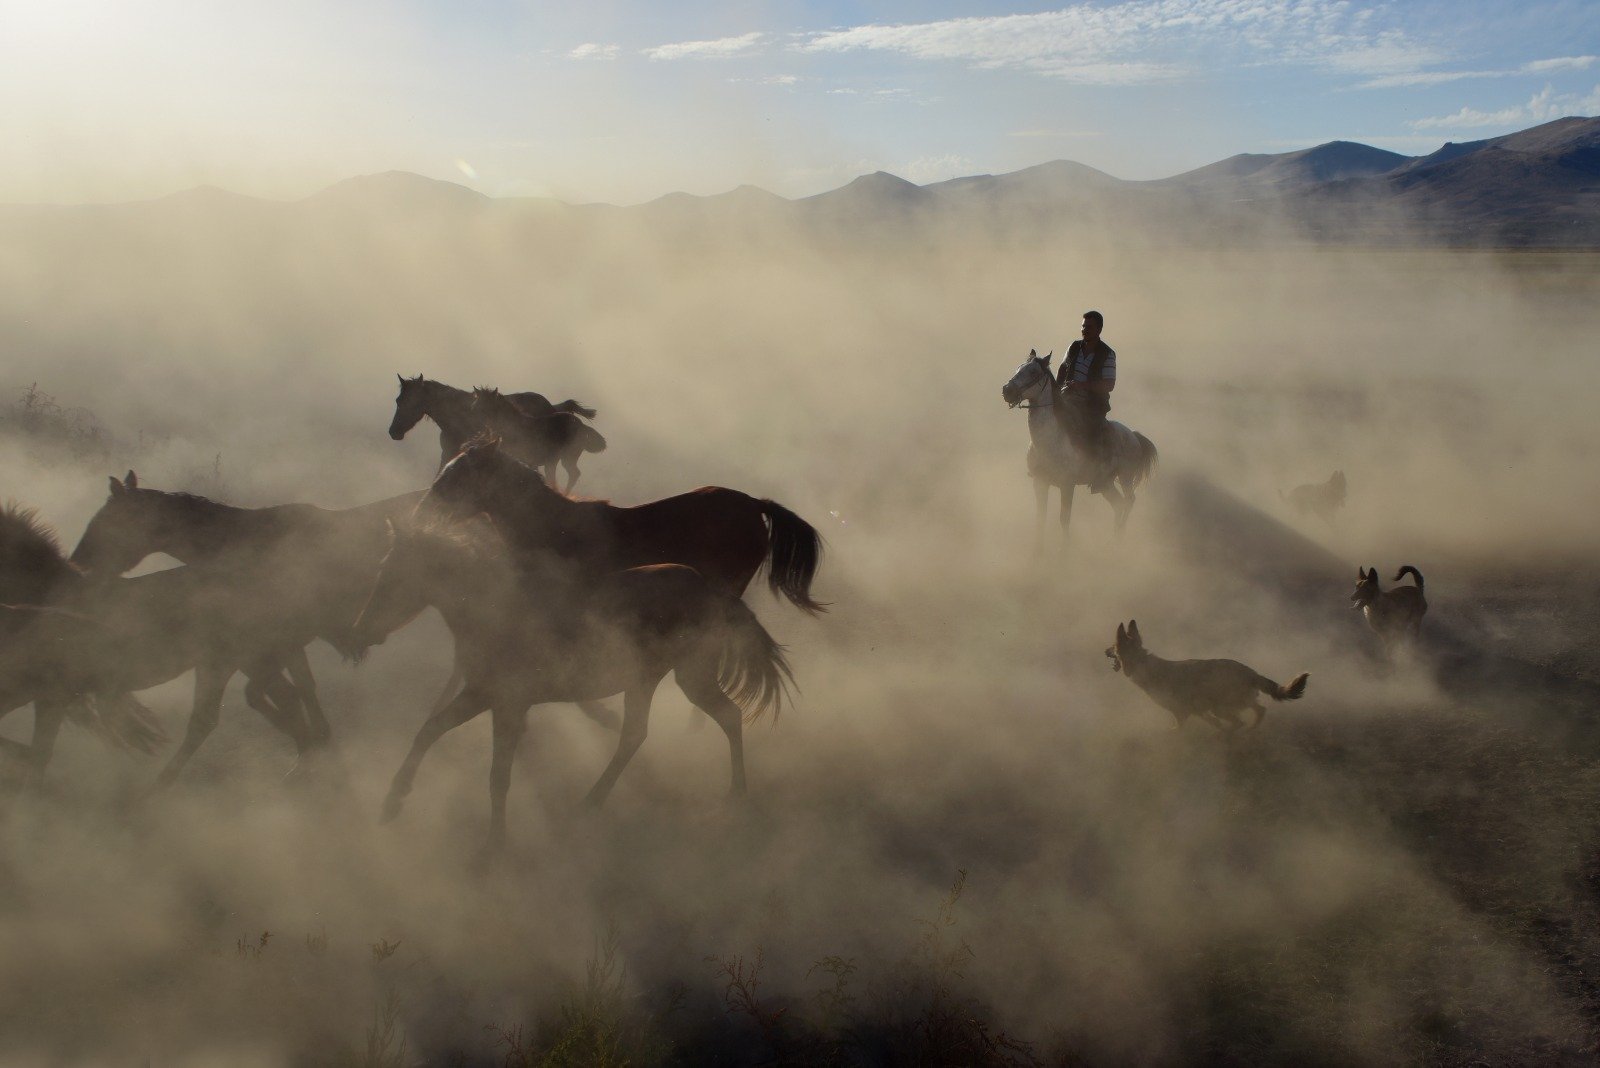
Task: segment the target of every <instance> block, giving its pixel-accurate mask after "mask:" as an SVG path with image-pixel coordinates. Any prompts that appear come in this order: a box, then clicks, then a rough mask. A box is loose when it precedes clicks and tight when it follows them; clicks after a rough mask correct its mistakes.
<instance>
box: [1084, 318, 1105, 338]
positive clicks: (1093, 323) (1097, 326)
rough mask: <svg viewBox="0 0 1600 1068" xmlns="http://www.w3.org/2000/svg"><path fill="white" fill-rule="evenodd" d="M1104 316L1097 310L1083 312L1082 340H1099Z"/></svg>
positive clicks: (1103, 325)
mask: <svg viewBox="0 0 1600 1068" xmlns="http://www.w3.org/2000/svg"><path fill="white" fill-rule="evenodd" d="M1105 325H1106V317H1105V316H1104V315H1101V314H1100V313H1099V312H1097V311H1086V312H1084V313H1083V340H1085V341H1099V340H1100V331H1101V330H1103V329H1104V328H1105Z"/></svg>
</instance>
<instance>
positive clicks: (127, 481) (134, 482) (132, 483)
mask: <svg viewBox="0 0 1600 1068" xmlns="http://www.w3.org/2000/svg"><path fill="white" fill-rule="evenodd" d="M122 484H123V485H124V486H126V487H128V488H129V489H138V488H139V476H138V475H136V474H134V473H133V468H131V467H130V468H129V469H128V476H127V477H126V478H124V479H123V480H122Z"/></svg>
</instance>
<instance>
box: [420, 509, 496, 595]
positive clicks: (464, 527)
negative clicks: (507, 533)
mask: <svg viewBox="0 0 1600 1068" xmlns="http://www.w3.org/2000/svg"><path fill="white" fill-rule="evenodd" d="M397 534H398V536H399V537H402V538H406V539H409V540H412V541H417V542H421V543H422V546H423V551H424V552H427V553H430V554H438V555H441V556H444V557H445V558H446V559H447V560H448V561H449V564H450V565H451V566H452V567H454V566H457V565H459V566H462V567H464V568H467V569H470V570H471V571H473V572H475V573H483V574H486V575H487V574H488V573H489V572H490V571H491V570H493V571H495V572H496V575H495V579H496V583H497V584H500V585H506V584H509V583H512V582H515V580H516V574H517V569H516V565H515V563H514V562H513V561H512V559H511V550H510V548H509V547H508V546H507V545H506V543H505V540H504V539H503V538H501V537H500V534H499V532H498V531H497V530H496V529H495V528H494V525H493V524H492V523H489V522H487V521H483V520H467V521H465V522H452V521H450V520H448V519H445V518H443V517H432V518H427V519H422V520H418V521H416V522H414V523H412V524H410V525H408V526H406V527H405V529H404V530H403V531H399V532H397Z"/></svg>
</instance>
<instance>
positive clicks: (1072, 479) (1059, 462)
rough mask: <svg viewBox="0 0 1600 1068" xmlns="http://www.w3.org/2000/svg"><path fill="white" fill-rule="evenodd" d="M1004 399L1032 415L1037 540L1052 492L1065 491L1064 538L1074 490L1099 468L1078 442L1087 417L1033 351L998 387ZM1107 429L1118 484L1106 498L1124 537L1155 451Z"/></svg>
mask: <svg viewBox="0 0 1600 1068" xmlns="http://www.w3.org/2000/svg"><path fill="white" fill-rule="evenodd" d="M1000 396H1001V398H1002V399H1004V400H1005V402H1006V403H1007V404H1009V405H1010V406H1011V407H1013V408H1015V407H1017V406H1018V405H1026V406H1027V409H1028V435H1029V437H1030V438H1031V440H1032V446H1031V447H1030V448H1029V449H1028V476H1029V477H1030V478H1032V479H1033V494H1034V500H1035V501H1036V502H1037V503H1038V514H1037V517H1036V520H1035V525H1034V530H1035V538H1036V540H1042V538H1043V536H1044V513H1045V506H1046V504H1047V503H1048V500H1049V496H1050V487H1051V486H1055V487H1057V488H1058V489H1060V491H1061V532H1062V533H1063V534H1065V533H1066V530H1067V524H1068V522H1070V521H1071V519H1072V490H1073V487H1074V486H1087V485H1088V484H1089V482H1090V481H1091V480H1092V478H1093V477H1094V474H1095V471H1096V464H1095V463H1094V462H1093V461H1092V460H1091V459H1090V458H1089V457H1088V456H1087V455H1085V453H1084V452H1083V450H1082V449H1081V448H1079V447H1078V445H1077V444H1076V443H1075V442H1074V438H1075V437H1078V436H1079V428H1080V427H1082V425H1083V421H1084V420H1085V419H1086V418H1087V413H1086V412H1084V411H1083V409H1082V407H1081V406H1080V404H1079V402H1078V401H1077V400H1076V399H1075V398H1070V397H1068V396H1066V395H1063V394H1061V393H1058V392H1057V391H1056V389H1055V377H1054V375H1052V374H1051V373H1050V357H1049V356H1048V355H1045V356H1040V355H1039V354H1038V352H1037V351H1035V350H1030V351H1029V352H1028V358H1027V359H1026V360H1024V361H1022V366H1020V367H1018V368H1017V370H1016V373H1015V374H1013V375H1012V376H1011V378H1010V380H1009V381H1007V382H1006V384H1005V385H1004V386H1002V387H1000ZM1057 405H1065V406H1066V407H1065V408H1063V409H1062V413H1063V414H1064V415H1065V416H1066V419H1065V420H1063V419H1060V418H1058V417H1057V413H1056V412H1055V410H1054V408H1055V406H1057ZM1107 429H1108V431H1109V433H1108V434H1107V438H1108V439H1109V442H1110V446H1109V447H1110V452H1111V469H1112V477H1113V479H1114V482H1113V484H1112V485H1109V486H1107V487H1106V490H1105V498H1106V502H1107V503H1108V504H1110V505H1111V510H1112V512H1113V513H1114V515H1115V516H1116V529H1117V533H1119V534H1120V533H1122V528H1123V527H1124V526H1126V525H1127V522H1128V513H1129V512H1130V511H1132V510H1133V491H1134V490H1135V489H1136V488H1137V487H1138V486H1139V484H1140V483H1142V482H1143V481H1144V480H1145V479H1147V478H1149V477H1150V473H1151V471H1152V470H1154V468H1155V464H1156V447H1155V445H1154V444H1152V443H1151V441H1150V439H1149V438H1147V437H1145V436H1144V435H1143V434H1141V433H1139V432H1138V431H1136V430H1129V429H1128V428H1127V427H1125V426H1123V425H1122V424H1121V423H1116V422H1108V423H1107ZM1118 486H1120V487H1121V488H1120V489H1119V488H1118Z"/></svg>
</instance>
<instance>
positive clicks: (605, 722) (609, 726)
mask: <svg viewBox="0 0 1600 1068" xmlns="http://www.w3.org/2000/svg"><path fill="white" fill-rule="evenodd" d="M578 711H580V712H582V713H583V714H584V715H586V716H588V717H589V718H590V719H592V720H594V721H595V722H596V723H598V724H600V726H602V727H604V728H605V729H606V730H608V731H614V730H617V729H618V724H617V714H616V713H615V712H613V711H611V709H609V708H607V707H606V706H605V705H604V704H603V703H602V702H600V701H579V702H578Z"/></svg>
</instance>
